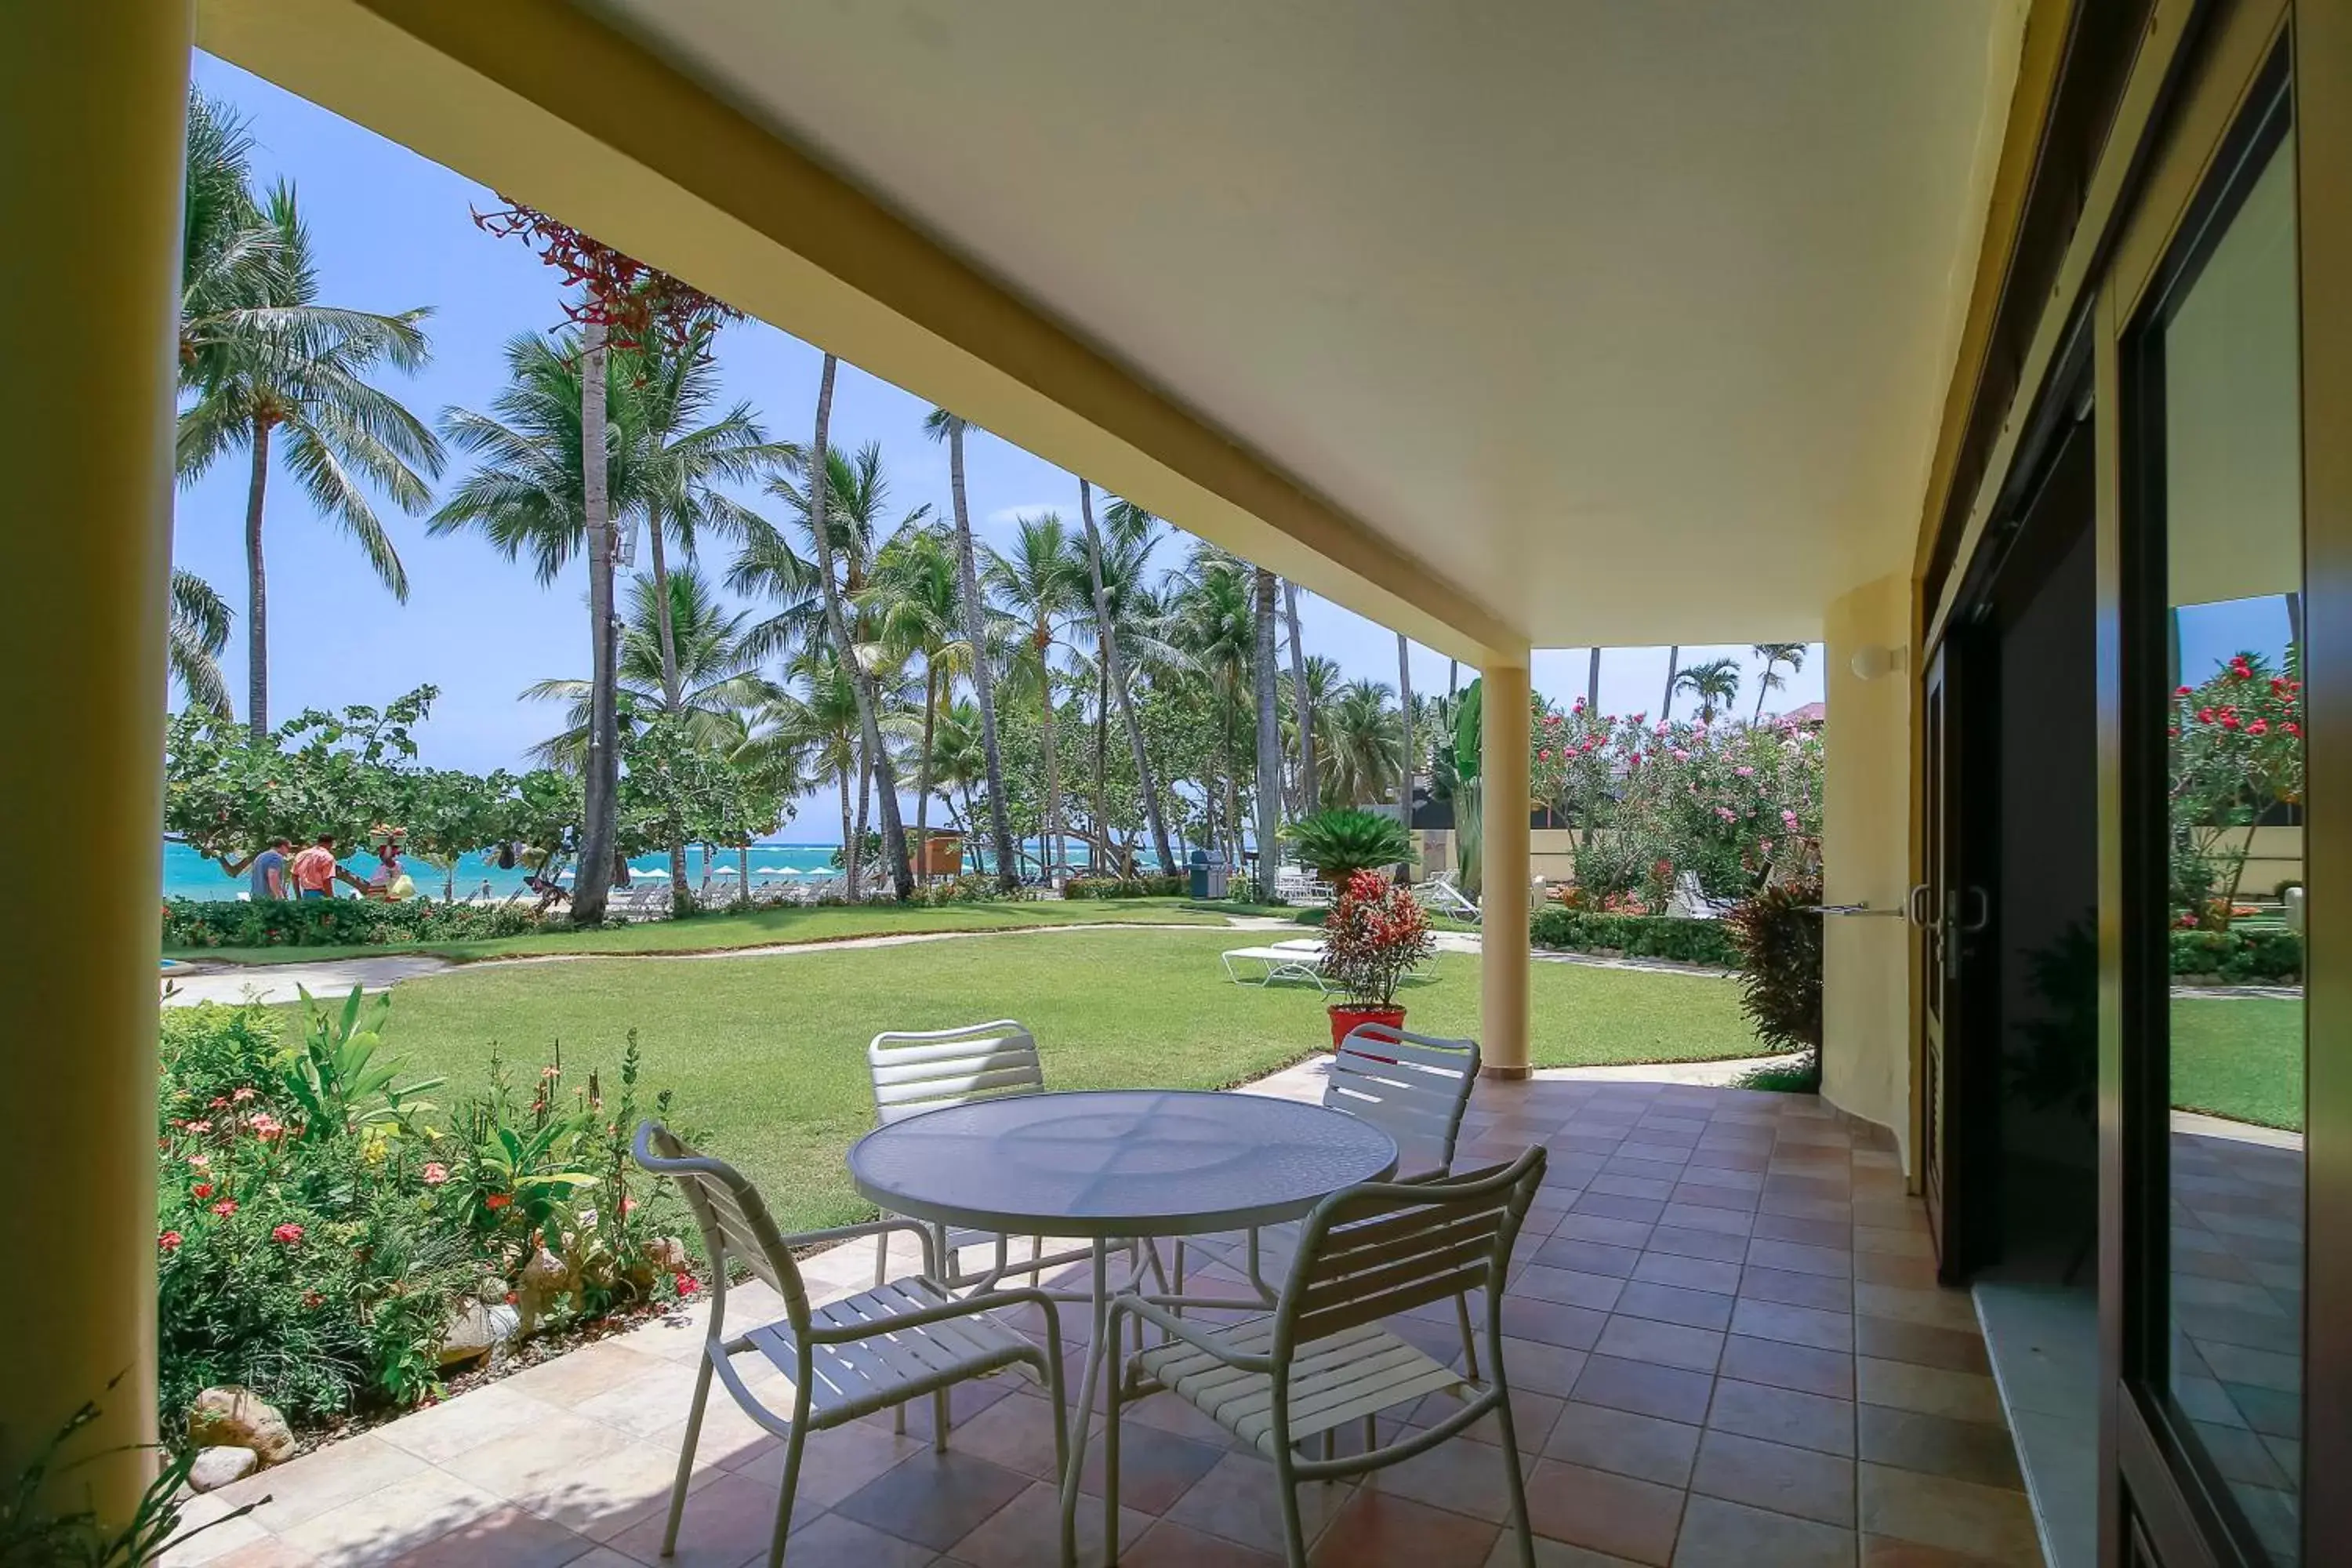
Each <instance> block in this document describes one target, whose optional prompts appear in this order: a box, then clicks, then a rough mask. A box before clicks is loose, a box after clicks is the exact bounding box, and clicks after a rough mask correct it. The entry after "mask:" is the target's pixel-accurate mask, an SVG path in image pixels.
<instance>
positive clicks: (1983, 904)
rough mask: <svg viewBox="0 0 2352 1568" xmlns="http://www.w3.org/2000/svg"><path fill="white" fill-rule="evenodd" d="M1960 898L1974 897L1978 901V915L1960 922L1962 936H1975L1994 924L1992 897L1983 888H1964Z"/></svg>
mask: <svg viewBox="0 0 2352 1568" xmlns="http://www.w3.org/2000/svg"><path fill="white" fill-rule="evenodd" d="M1960 896H1961V898H1963V899H1968V898H1971V897H1972V898H1974V899H1975V900H1976V901H1977V912H1976V914H1975V915H1974V916H1973V917H1971V918H1969V919H1968V920H1964V921H1961V922H1960V934H1961V935H1962V936H1974V935H1975V934H1976V933H1977V932H1979V931H1982V930H1984V929H1985V927H1987V926H1989V925H1990V924H1992V895H1990V893H1987V892H1986V891H1985V890H1984V889H1982V888H1964V889H1961V892H1960Z"/></svg>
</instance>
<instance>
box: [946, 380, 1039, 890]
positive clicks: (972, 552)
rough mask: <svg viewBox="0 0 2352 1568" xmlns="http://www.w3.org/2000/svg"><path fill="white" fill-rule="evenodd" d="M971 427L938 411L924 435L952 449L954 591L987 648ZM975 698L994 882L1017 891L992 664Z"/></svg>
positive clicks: (982, 673)
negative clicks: (974, 527)
mask: <svg viewBox="0 0 2352 1568" xmlns="http://www.w3.org/2000/svg"><path fill="white" fill-rule="evenodd" d="M970 429H971V426H970V425H969V424H968V423H967V422H966V421H965V420H964V419H963V418H962V417H961V416H959V415H955V414H951V413H950V412H948V410H946V409H944V408H934V409H932V410H931V411H930V413H929V415H927V416H925V417H924V419H923V433H924V434H925V435H927V436H929V437H930V438H931V439H932V440H934V441H945V442H946V443H947V445H948V493H949V496H950V499H951V500H953V502H954V507H955V537H956V589H957V594H958V595H959V596H960V597H961V600H962V603H963V635H964V640H965V641H966V642H967V643H969V644H971V646H972V647H975V648H977V647H984V646H985V631H984V626H985V623H986V621H987V619H988V608H987V601H986V600H984V599H983V598H982V596H981V592H980V565H979V552H978V550H977V549H976V547H975V546H974V545H973V543H972V537H971V506H970V504H969V501H968V500H967V498H966V495H965V492H964V476H963V441H964V437H965V435H966V434H967V433H968V432H969V431H970ZM971 685H972V695H973V697H974V698H975V700H977V702H978V705H979V709H980V738H981V748H982V752H983V753H984V755H985V757H986V759H987V764H988V825H989V837H990V839H991V840H992V843H993V845H994V847H995V850H996V879H997V883H998V885H999V886H1000V887H1001V888H1003V889H1004V890H1006V891H1007V892H1010V891H1011V890H1012V889H1013V888H1014V887H1016V886H1018V885H1019V883H1020V879H1021V872H1020V868H1019V867H1018V866H1016V865H1015V864H1014V862H1013V820H1012V818H1011V816H1008V815H1007V813H1006V805H1005V798H1004V754H1003V752H1002V751H1001V750H1000V749H999V748H998V746H997V743H996V693H995V683H994V679H993V677H992V672H991V671H990V669H989V663H988V660H987V659H985V658H979V659H975V660H973V661H972V669H971Z"/></svg>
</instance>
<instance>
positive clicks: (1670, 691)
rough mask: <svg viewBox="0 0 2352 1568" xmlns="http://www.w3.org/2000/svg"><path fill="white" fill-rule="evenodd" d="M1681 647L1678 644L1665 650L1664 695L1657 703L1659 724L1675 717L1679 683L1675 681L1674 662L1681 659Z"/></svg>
mask: <svg viewBox="0 0 2352 1568" xmlns="http://www.w3.org/2000/svg"><path fill="white" fill-rule="evenodd" d="M1682 652H1683V650H1682V647H1681V646H1680V645H1678V644H1677V645H1675V646H1674V647H1668V648H1667V649H1666V694H1665V696H1664V698H1663V699H1661V700H1659V703H1658V719H1659V721H1661V722H1665V721H1670V720H1672V719H1673V718H1674V716H1675V691H1676V690H1678V689H1680V687H1681V682H1680V681H1678V680H1676V679H1675V661H1676V660H1678V659H1680V658H1682Z"/></svg>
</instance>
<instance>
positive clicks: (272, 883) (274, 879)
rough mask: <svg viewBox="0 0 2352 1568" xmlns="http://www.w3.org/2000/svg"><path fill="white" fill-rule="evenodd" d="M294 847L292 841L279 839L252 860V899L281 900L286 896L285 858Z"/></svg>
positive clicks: (256, 900)
mask: <svg viewBox="0 0 2352 1568" xmlns="http://www.w3.org/2000/svg"><path fill="white" fill-rule="evenodd" d="M293 847H294V842H293V840H291V839H289V838H280V839H278V840H276V841H275V842H273V843H272V844H271V845H270V846H269V847H268V848H267V849H265V850H263V851H262V852H261V853H260V854H258V855H256V856H255V857H254V858H253V899H254V901H255V902H256V903H258V902H260V901H261V900H264V899H282V898H284V897H285V896H286V856H287V852H288V851H289V850H290V849H292V848H293Z"/></svg>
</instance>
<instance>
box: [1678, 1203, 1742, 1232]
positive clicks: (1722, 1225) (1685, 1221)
mask: <svg viewBox="0 0 2352 1568" xmlns="http://www.w3.org/2000/svg"><path fill="white" fill-rule="evenodd" d="M1658 1223H1659V1224H1660V1225H1666V1226H1674V1227H1675V1229H1677V1230H1712V1231H1717V1232H1719V1233H1720V1234H1722V1235H1724V1236H1746V1235H1748V1233H1749V1232H1750V1231H1752V1230H1754V1229H1755V1228H1756V1216H1755V1215H1753V1214H1751V1213H1750V1212H1748V1210H1747V1209H1744V1208H1738V1209H1732V1208H1718V1207H1715V1206H1712V1205H1706V1204H1684V1203H1674V1204H1668V1205H1666V1206H1665V1209H1664V1212H1662V1213H1661V1214H1660V1215H1658Z"/></svg>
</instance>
